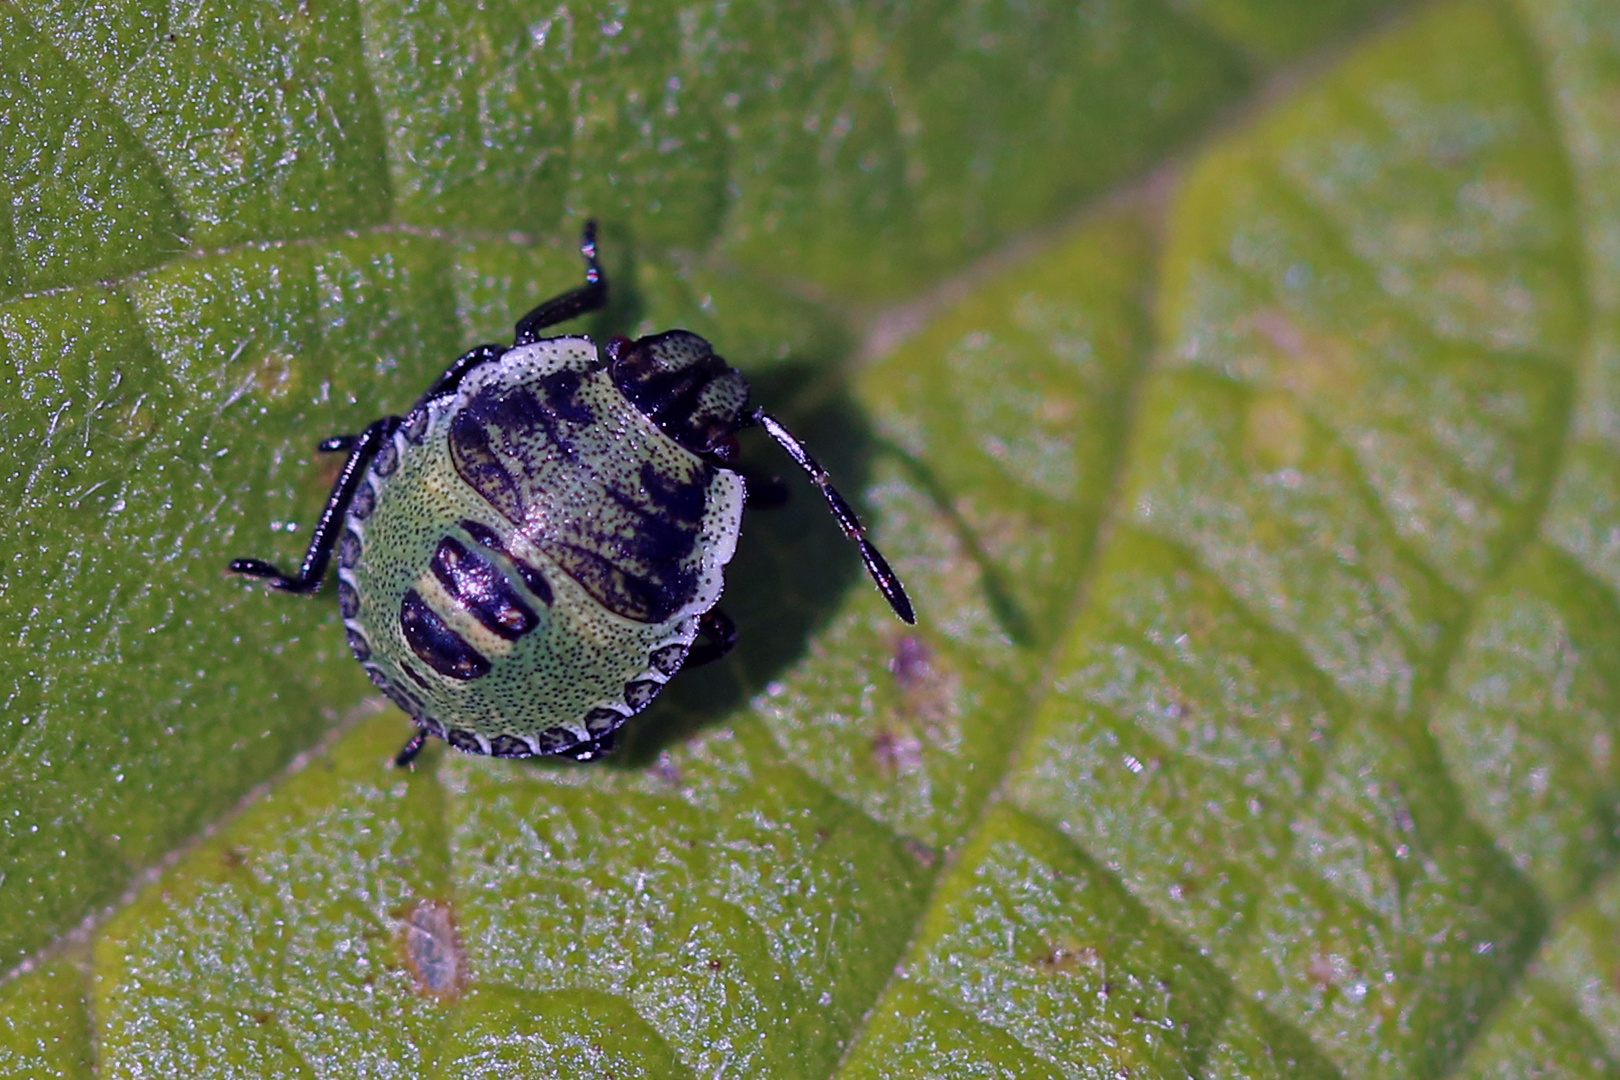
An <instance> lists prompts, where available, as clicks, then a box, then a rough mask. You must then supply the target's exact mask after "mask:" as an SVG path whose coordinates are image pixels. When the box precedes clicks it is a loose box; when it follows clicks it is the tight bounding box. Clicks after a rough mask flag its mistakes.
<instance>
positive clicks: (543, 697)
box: [231, 225, 915, 765]
mask: <svg viewBox="0 0 1620 1080" xmlns="http://www.w3.org/2000/svg"><path fill="white" fill-rule="evenodd" d="M581 252H582V253H583V255H584V257H585V284H584V285H583V286H581V287H580V288H578V289H574V290H573V291H571V292H567V293H564V294H563V295H561V296H558V297H555V298H554V299H551V300H548V301H546V302H545V303H543V304H541V305H540V306H539V307H537V308H535V309H534V310H533V311H531V312H529V313H528V314H527V315H525V316H524V317H523V318H522V319H520V320H518V323H517V328H516V331H515V333H514V336H513V341H512V345H511V346H510V347H505V346H501V345H480V346H478V347H477V348H475V349H472V350H470V351H469V352H467V353H466V354H465V355H463V356H462V357H461V358H460V359H458V360H456V362H455V363H453V364H451V365H450V368H449V370H447V371H446V372H445V373H444V374H443V375H441V376H439V378H438V379H437V380H436V381H435V382H434V383H433V385H432V386H430V387H429V388H428V391H427V393H425V394H423V395H422V397H421V399H420V400H419V401H417V403H416V405H415V407H414V408H412V409H411V411H410V412H409V413H407V414H406V415H405V416H403V417H399V416H385V417H383V418H382V419H380V420H377V421H375V422H373V423H372V424H370V425H369V426H368V427H367V428H366V429H365V430H364V431H362V432H361V433H360V434H358V435H336V436H333V437H331V438H329V439H326V440H325V441H323V442H322V443H320V445H319V449H320V450H321V451H323V452H326V453H342V454H346V455H348V456H347V458H346V460H345V462H344V465H343V468H342V470H341V472H340V473H339V474H338V479H337V481H336V483H335V484H333V486H332V493H331V496H330V497H329V498H328V499H327V502H326V508H325V509H324V510H323V511H322V513H321V516H320V520H319V521H318V522H317V523H316V526H315V532H314V535H313V537H311V539H310V543H309V549H308V550H307V551H306V552H305V554H304V562H303V565H302V566H301V567H300V568H299V570H298V572H297V573H296V574H285V573H282V572H281V571H280V570H278V569H277V568H276V567H274V566H272V565H271V564H270V563H267V562H264V561H263V560H260V559H237V560H235V561H234V562H232V563H231V569H232V570H234V571H236V572H237V573H239V574H246V575H248V576H250V577H259V578H265V579H267V580H268V581H269V583H270V584H271V585H272V586H274V587H275V588H277V589H281V590H283V591H286V592H294V593H311V592H314V591H315V590H317V589H318V588H320V585H321V581H322V579H323V578H324V577H325V576H326V571H327V566H328V563H329V562H330V561H331V557H332V553H333V552H334V551H336V553H337V561H338V570H337V577H338V602H339V605H340V607H341V609H342V613H343V622H344V626H345V627H346V628H347V630H348V635H349V645H350V647H351V648H352V649H353V651H354V655H355V657H356V659H358V660H359V661H360V663H361V664H362V665H363V666H364V667H365V669H366V673H367V674H368V675H369V676H370V677H371V680H372V682H374V683H375V684H376V685H377V686H378V687H379V688H380V689H381V690H382V692H383V693H385V694H387V695H388V697H389V698H391V699H392V700H393V701H394V702H395V703H397V704H398V705H399V707H400V708H402V709H404V710H405V712H406V713H408V714H409V715H410V716H411V718H412V719H413V720H415V722H416V724H417V727H418V731H417V733H416V735H415V736H414V737H413V738H412V739H411V741H410V742H409V743H407V744H406V745H405V748H404V749H403V750H402V751H400V754H399V757H398V758H397V759H396V760H397V762H398V764H400V765H407V764H409V763H410V761H411V759H412V758H414V757H415V756H416V754H417V752H418V751H420V750H421V748H422V745H423V743H424V742H425V741H426V738H427V736H429V735H435V736H438V737H439V738H442V739H445V740H446V741H448V742H449V743H450V745H452V746H454V747H456V748H457V749H459V750H465V751H467V752H469V753H475V754H494V755H496V756H498V757H533V756H537V755H557V756H561V757H569V758H574V759H576V760H580V761H586V760H590V759H592V758H595V757H599V756H601V755H602V754H604V753H606V752H608V751H609V750H611V749H612V747H613V740H614V733H615V732H616V731H617V730H618V728H619V727H620V725H622V724H623V723H624V722H625V721H626V720H628V719H629V718H630V717H631V716H634V715H635V714H636V713H638V712H640V711H641V710H642V709H644V708H646V707H647V705H648V704H649V703H650V702H651V701H652V700H653V699H654V698H655V697H657V696H658V693H659V691H660V690H662V689H663V687H664V685H665V684H666V683H668V682H669V680H670V679H671V678H672V677H673V676H674V675H675V674H676V673H677V672H679V671H680V670H681V668H682V666H683V665H686V664H694V665H695V664H698V663H704V662H707V661H710V660H715V659H718V658H719V657H721V656H724V655H725V654H726V653H727V652H729V651H730V649H731V647H732V646H733V645H734V644H735V643H736V637H737V634H736V629H735V627H734V626H733V624H732V622H731V620H730V619H728V618H727V617H726V616H725V615H724V614H723V613H721V612H720V611H719V609H717V608H716V607H715V605H716V604H717V603H718V602H719V600H720V594H721V591H722V589H723V587H724V582H723V579H722V575H723V573H724V571H725V567H726V564H727V563H728V562H729V561H730V559H731V555H732V552H733V550H734V549H735V548H736V544H737V533H738V530H739V529H740V528H741V525H742V511H743V501H744V498H745V497H746V495H747V486H746V483H745V481H744V479H743V476H742V475H741V474H740V473H739V472H738V471H736V468H735V465H736V455H737V441H736V436H737V433H738V432H739V431H741V430H742V429H744V428H747V427H752V426H755V425H757V426H759V427H761V428H763V429H764V431H765V433H766V434H768V435H769V436H770V437H771V438H772V439H773V440H775V441H776V443H777V444H778V445H779V446H781V447H782V449H783V450H785V451H787V454H788V456H789V457H791V458H792V459H793V460H794V461H795V462H796V463H797V464H798V465H799V467H800V468H801V469H803V470H804V471H805V472H806V473H807V474H808V475H809V477H810V479H811V481H813V482H814V483H815V485H816V486H817V487H818V488H820V490H821V493H822V495H823V496H824V497H825V498H826V500H827V506H828V508H829V509H830V510H831V511H832V514H833V516H834V517H835V518H836V519H837V521H838V524H839V526H840V528H842V529H843V531H844V535H845V536H847V537H848V538H849V539H851V540H853V541H854V542H855V543H856V544H857V545H858V546H859V548H860V552H861V557H862V558H863V559H864V560H865V563H866V568H867V571H868V572H869V573H870V574H871V576H872V580H873V581H874V582H876V584H877V587H878V590H879V591H880V592H882V593H883V595H884V597H886V598H887V599H888V601H889V604H890V606H891V607H892V608H893V609H894V612H895V614H896V615H898V616H899V617H900V618H901V619H903V620H904V621H905V622H907V623H911V622H914V621H915V618H914V616H913V614H912V609H911V602H910V600H909V599H907V597H906V592H905V589H904V588H903V587H902V586H901V584H900V580H899V578H897V577H896V576H895V574H894V571H893V570H891V569H890V568H889V564H888V563H887V562H886V561H885V560H884V558H883V556H882V555H881V554H880V553H879V552H878V550H877V548H875V547H873V546H872V544H871V542H870V541H868V540H867V539H866V536H865V531H864V529H863V528H862V526H861V523H860V521H859V520H858V519H857V518H856V516H855V513H854V511H853V510H851V509H850V506H849V504H848V503H847V502H845V501H844V499H843V497H842V496H841V495H839V494H838V491H837V490H836V489H835V488H834V487H833V486H832V482H831V480H830V479H829V477H828V476H827V473H826V470H824V469H822V468H821V466H820V465H818V464H816V461H815V459H814V458H812V457H811V456H810V453H809V451H807V450H806V449H805V448H804V445H803V444H802V443H800V442H799V440H798V439H797V438H795V437H794V436H793V435H792V433H790V432H789V431H788V430H787V429H786V428H784V427H783V426H782V425H781V423H779V422H778V421H777V420H776V418H775V417H773V416H771V415H770V414H768V413H766V412H765V411H764V410H763V409H759V408H752V407H750V405H749V400H748V398H749V390H748V383H747V382H746V381H745V380H744V378H743V376H742V374H741V373H740V372H738V371H736V370H735V369H733V368H732V367H731V366H730V365H728V364H727V363H726V362H725V361H724V360H722V359H721V358H720V357H718V356H716V355H715V353H714V350H713V349H712V348H711V347H710V345H709V343H708V342H707V341H705V340H703V339H702V338H700V337H698V336H697V335H696V334H692V333H688V332H687V331H684V330H670V331H666V332H664V333H661V334H654V335H651V336H650V337H643V338H640V339H638V340H636V341H631V340H629V339H627V338H614V339H613V340H611V341H609V342H607V344H606V345H605V346H604V347H602V348H601V349H598V348H597V346H596V344H595V342H593V341H592V340H591V339H590V338H587V337H582V336H565V337H542V336H541V331H542V330H544V329H546V328H547V327H550V326H555V325H556V324H558V323H561V322H565V321H567V320H569V319H572V318H574V317H576V316H579V315H583V314H585V313H587V312H590V311H595V310H596V309H598V308H600V307H602V306H603V304H605V303H606V301H607V278H606V277H605V276H604V275H603V273H602V267H601V265H600V264H599V263H598V261H597V257H596V235H595V227H594V225H587V226H586V227H585V235H584V240H583V242H582V244H581ZM700 636H701V637H702V638H703V639H704V640H702V641H698V638H699V637H700Z"/></svg>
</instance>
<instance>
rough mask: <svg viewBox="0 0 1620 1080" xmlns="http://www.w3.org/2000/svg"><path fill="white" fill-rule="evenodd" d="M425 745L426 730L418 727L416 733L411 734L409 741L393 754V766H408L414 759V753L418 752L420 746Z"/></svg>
mask: <svg viewBox="0 0 1620 1080" xmlns="http://www.w3.org/2000/svg"><path fill="white" fill-rule="evenodd" d="M426 745H427V732H425V731H422V730H420V729H418V731H417V732H416V734H415V735H412V736H411V741H410V742H408V743H406V744H405V747H404V749H402V750H401V751H400V752H399V753H397V754H395V755H394V768H396V769H407V768H410V766H411V763H412V762H414V761H415V760H416V755H417V754H420V753H421V752H422V747H424V746H426Z"/></svg>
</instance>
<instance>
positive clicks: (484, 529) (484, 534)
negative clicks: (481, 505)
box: [461, 518, 552, 607]
mask: <svg viewBox="0 0 1620 1080" xmlns="http://www.w3.org/2000/svg"><path fill="white" fill-rule="evenodd" d="M461 527H462V528H463V529H465V530H466V532H467V535H468V536H470V537H472V539H473V542H474V543H477V544H480V545H482V546H483V547H485V548H487V549H488V550H490V551H493V552H495V554H497V555H504V556H506V558H507V560H508V561H510V562H511V564H512V569H514V570H516V571H517V574H518V577H520V578H522V579H523V584H525V585H527V586H528V587H529V591H530V592H531V593H533V594H534V597H535V599H536V600H539V601H540V602H541V603H542V604H544V605H546V606H547V607H550V606H551V599H552V597H551V585H550V583H549V582H547V581H546V575H544V574H542V573H541V572H540V569H539V567H536V566H530V565H529V564H528V563H526V562H524V561H523V560H522V559H520V558H518V557H517V556H516V555H513V554H512V553H511V551H509V550H508V549H507V547H506V544H504V543H503V542H502V541H501V537H500V534H498V533H497V532H496V531H495V530H494V529H492V528H490V527H489V526H488V525H481V524H479V523H478V522H476V521H474V520H473V519H472V518H462V519H461Z"/></svg>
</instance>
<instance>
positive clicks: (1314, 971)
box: [1305, 953, 1339, 989]
mask: <svg viewBox="0 0 1620 1080" xmlns="http://www.w3.org/2000/svg"><path fill="white" fill-rule="evenodd" d="M1305 974H1306V975H1307V976H1308V977H1309V978H1310V980H1311V982H1313V983H1315V984H1316V985H1317V986H1320V987H1322V988H1324V989H1326V988H1327V987H1329V986H1332V985H1333V984H1334V983H1336V982H1338V981H1339V969H1338V965H1337V964H1335V963H1334V962H1333V957H1331V956H1328V955H1326V954H1325V953H1317V954H1316V955H1315V956H1313V957H1311V962H1310V964H1308V965H1307V966H1306V968H1305Z"/></svg>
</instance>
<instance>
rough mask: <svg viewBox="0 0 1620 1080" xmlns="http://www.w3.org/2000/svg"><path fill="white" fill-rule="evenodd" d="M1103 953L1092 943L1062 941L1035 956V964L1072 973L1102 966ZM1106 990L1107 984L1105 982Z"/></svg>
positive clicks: (1046, 969)
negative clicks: (1082, 943)
mask: <svg viewBox="0 0 1620 1080" xmlns="http://www.w3.org/2000/svg"><path fill="white" fill-rule="evenodd" d="M1102 962H1103V961H1102V953H1101V952H1100V951H1098V950H1097V949H1096V948H1094V947H1092V946H1090V945H1078V944H1075V943H1074V942H1060V943H1059V944H1057V945H1054V946H1052V948H1051V949H1049V950H1047V952H1046V953H1045V954H1043V955H1041V956H1038V957H1036V958H1035V966H1036V967H1038V968H1041V969H1042V970H1045V971H1050V972H1054V973H1056V972H1064V973H1067V974H1072V973H1074V972H1077V971H1080V970H1082V969H1085V968H1095V967H1101V966H1102ZM1105 990H1106V984H1105Z"/></svg>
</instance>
